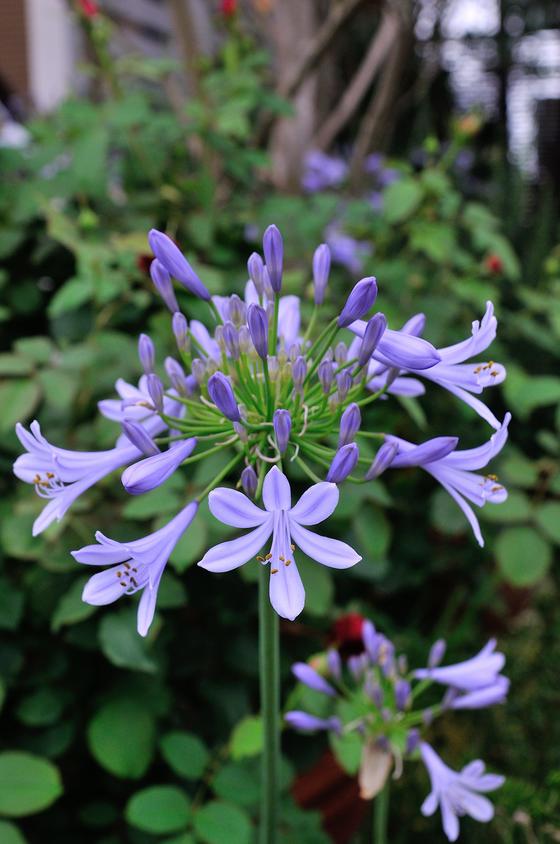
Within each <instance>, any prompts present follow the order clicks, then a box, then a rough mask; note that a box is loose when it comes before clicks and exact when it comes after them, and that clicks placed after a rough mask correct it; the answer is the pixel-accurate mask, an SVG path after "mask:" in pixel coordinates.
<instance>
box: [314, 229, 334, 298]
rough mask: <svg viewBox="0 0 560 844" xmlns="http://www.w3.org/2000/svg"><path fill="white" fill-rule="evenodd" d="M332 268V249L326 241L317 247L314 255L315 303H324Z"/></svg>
mask: <svg viewBox="0 0 560 844" xmlns="http://www.w3.org/2000/svg"><path fill="white" fill-rule="evenodd" d="M330 270H331V250H330V249H329V247H328V246H327V244H326V243H322V244H321V245H320V246H318V247H317V249H316V250H315V253H314V255H313V287H314V294H315V304H316V305H322V304H323V301H324V299H325V290H326V289H327V284H328V281H329V273H330Z"/></svg>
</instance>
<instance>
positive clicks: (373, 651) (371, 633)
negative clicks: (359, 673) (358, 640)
mask: <svg viewBox="0 0 560 844" xmlns="http://www.w3.org/2000/svg"><path fill="white" fill-rule="evenodd" d="M362 641H363V643H364V648H365V649H366V653H367V655H368V656H369V658H370V659H371V661H372V662H376V661H377V654H378V651H379V636H378V635H377V632H376V630H375V626H374V624H373V622H371V621H369V620H368V619H365V620H364V623H363V624H362Z"/></svg>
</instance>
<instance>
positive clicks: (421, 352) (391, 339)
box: [349, 326, 441, 369]
mask: <svg viewBox="0 0 560 844" xmlns="http://www.w3.org/2000/svg"><path fill="white" fill-rule="evenodd" d="M349 328H350V330H351V331H352V326H349ZM373 357H374V359H375V360H378V361H380V362H381V363H384V364H385V365H386V366H398V367H399V369H429V368H430V367H432V366H434V365H435V364H436V363H439V361H440V360H441V357H440V355H439V353H438V351H437V350H436V349H435V348H434V346H432V344H431V343H428V341H427V340H423V339H422V338H421V337H415V336H414V335H413V334H404V333H403V332H402V331H392V330H391V329H390V328H387V329H385V332H384V334H383V336H382V338H381V340H380V341H379V344H378V346H377V349H376V350H375V352H374V353H373Z"/></svg>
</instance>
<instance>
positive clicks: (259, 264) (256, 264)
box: [247, 252, 264, 296]
mask: <svg viewBox="0 0 560 844" xmlns="http://www.w3.org/2000/svg"><path fill="white" fill-rule="evenodd" d="M247 270H248V271H249V278H250V279H251V281H252V282H253V284H254V285H255V287H256V288H257V293H258V294H259V296H262V295H263V291H264V278H263V276H264V264H263V259H262V258H261V256H260V255H259V254H257V252H253V254H252V255H250V257H249V260H248V261H247Z"/></svg>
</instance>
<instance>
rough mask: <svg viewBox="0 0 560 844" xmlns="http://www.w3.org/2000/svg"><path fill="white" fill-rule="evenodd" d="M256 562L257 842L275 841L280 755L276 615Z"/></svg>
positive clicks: (268, 843) (263, 571)
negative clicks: (259, 767) (259, 754)
mask: <svg viewBox="0 0 560 844" xmlns="http://www.w3.org/2000/svg"><path fill="white" fill-rule="evenodd" d="M259 565H260V580H259V667H260V684H261V716H262V720H263V754H262V782H261V815H260V837H259V844H276V842H277V841H278V792H279V783H278V763H279V758H280V723H279V711H280V675H279V662H280V645H279V635H278V616H277V615H276V612H275V611H274V610H273V608H272V606H271V603H270V598H269V597H268V582H269V566H264V565H261V564H260V563H259Z"/></svg>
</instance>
